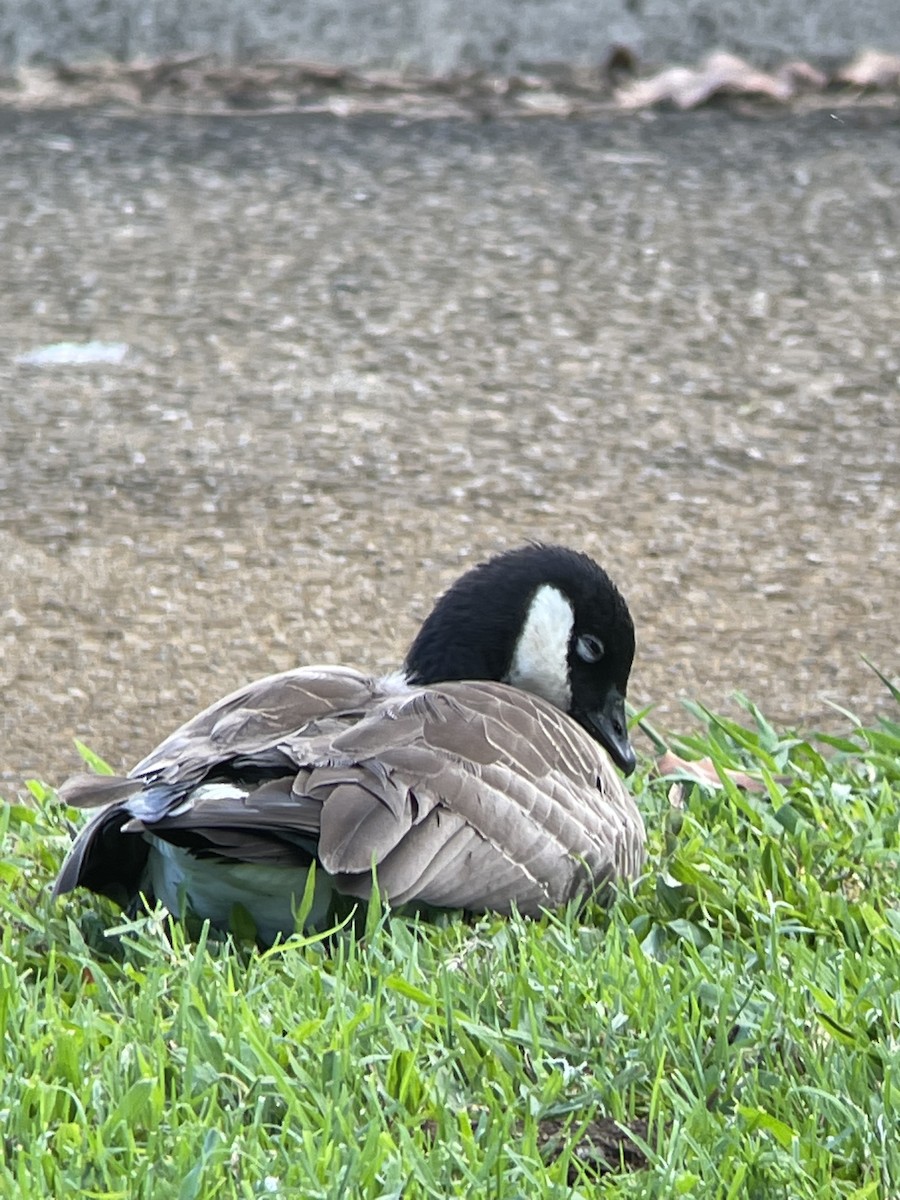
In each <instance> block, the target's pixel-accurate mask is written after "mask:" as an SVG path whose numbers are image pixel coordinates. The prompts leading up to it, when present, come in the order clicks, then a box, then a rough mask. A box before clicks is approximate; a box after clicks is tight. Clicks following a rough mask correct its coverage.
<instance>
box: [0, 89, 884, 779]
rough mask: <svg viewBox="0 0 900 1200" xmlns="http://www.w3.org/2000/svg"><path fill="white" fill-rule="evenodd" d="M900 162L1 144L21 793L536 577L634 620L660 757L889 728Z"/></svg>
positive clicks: (109, 129) (255, 129)
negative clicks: (534, 566) (512, 572)
mask: <svg viewBox="0 0 900 1200" xmlns="http://www.w3.org/2000/svg"><path fill="white" fill-rule="evenodd" d="M898 128H900V127H898V120H897V117H896V115H895V114H892V113H889V112H882V113H879V112H858V113H853V112H849V113H848V112H843V113H841V114H840V119H835V118H834V117H832V116H831V115H830V114H828V113H821V114H815V115H813V116H804V117H800V116H793V117H792V116H785V115H780V116H778V117H777V118H768V117H756V118H747V117H745V118H741V117H739V116H736V115H734V114H729V113H728V112H724V111H718V112H717V111H710V112H704V113H699V114H692V115H688V116H682V115H663V116H656V117H654V118H648V119H644V118H639V117H632V118H627V119H623V118H615V119H607V120H603V121H585V122H564V121H553V120H534V121H522V122H519V123H514V122H503V121H495V122H486V123H483V124H474V123H473V124H465V123H461V122H451V121H447V122H441V121H432V122H423V123H406V124H404V123H401V122H395V121H389V120H387V119H383V118H382V119H373V118H367V119H363V118H360V119H355V120H353V121H341V120H338V119H333V118H324V117H322V118H319V117H296V116H293V117H285V118H283V119H280V118H277V117H265V118H259V117H257V118H237V119H235V118H203V119H201V118H190V117H180V118H177V119H174V118H172V119H169V118H165V117H154V118H145V119H125V118H119V119H117V118H114V117H110V116H101V115H98V114H92V113H89V112H88V113H75V112H69V113H60V114H15V115H13V114H9V113H7V114H0V164H2V168H0V311H2V314H3V319H2V322H0V430H2V450H0V455H2V457H0V649H2V655H3V657H2V662H0V686H2V693H3V725H2V730H3V736H2V742H0V780H2V781H3V782H4V783H5V784H7V785H11V786H7V792H9V791H11V790H14V789H15V787H16V786H18V785H20V784H21V781H22V779H23V777H24V776H26V775H31V774H37V775H40V776H42V777H44V778H47V779H49V780H50V781H53V782H56V781H58V780H59V779H60V778H61V777H62V776H63V775H64V774H66V773H67V772H68V771H70V770H71V769H73V768H74V767H75V766H76V765H77V764H76V756H75V752H74V750H73V749H72V744H71V739H72V737H73V735H77V736H80V737H82V738H83V739H84V740H86V741H87V742H88V743H89V744H91V745H92V746H93V747H94V748H95V749H96V750H98V751H99V752H100V753H102V754H104V755H105V756H106V757H107V758H109V759H110V761H112V762H113V763H114V764H115V765H116V766H122V765H127V764H128V763H129V762H130V761H133V760H134V759H136V758H137V757H139V756H140V755H141V754H142V753H143V752H144V751H145V750H147V749H148V748H149V747H150V746H151V745H152V744H153V743H154V742H155V741H156V740H158V739H159V738H160V737H161V736H162V735H163V734H164V733H165V732H166V731H167V730H168V729H169V728H170V727H172V726H173V725H174V724H175V723H177V722H180V721H181V720H182V719H183V718H185V717H186V716H188V715H190V713H191V712H192V711H193V710H194V709H195V708H196V707H198V706H200V705H202V704H205V703H206V702H208V701H210V700H212V699H213V698H215V696H217V695H218V694H220V693H222V692H223V691H224V690H227V689H231V688H232V687H234V686H236V685H237V684H239V683H240V682H242V681H244V680H246V679H248V678H251V677H254V676H257V675H260V674H263V673H265V672H267V671H269V670H275V669H281V668H284V667H287V666H290V665H293V664H294V663H296V662H312V661H322V660H327V661H335V660H339V661H345V662H350V663H355V664H359V665H364V666H371V667H386V666H390V665H392V664H394V663H396V662H397V661H398V660H399V658H400V657H401V655H402V653H403V650H404V647H405V645H406V643H407V642H408V640H409V639H410V638H411V636H412V634H413V632H414V630H415V627H416V624H417V622H418V621H419V620H420V619H421V617H422V616H423V615H424V613H425V612H426V611H427V607H428V604H429V601H430V599H431V597H432V596H433V595H434V594H435V593H436V592H437V591H438V590H439V589H441V588H442V587H443V586H444V585H445V584H447V583H448V582H449V581H450V580H451V579H452V578H453V577H454V576H455V575H456V574H457V573H458V572H459V571H460V569H461V568H462V567H463V566H465V565H467V564H469V563H471V562H473V561H475V560H476V559H478V558H479V557H481V556H483V555H484V554H485V553H487V552H489V551H492V550H494V549H495V548H498V547H502V546H508V545H512V544H516V543H518V542H520V541H521V540H522V539H524V538H527V537H539V538H546V539H555V540H561V541H565V542H568V543H570V544H572V545H574V546H577V547H580V548H585V549H587V550H589V551H591V552H593V553H594V554H596V556H597V557H598V558H599V559H600V560H601V561H602V562H604V563H605V564H606V565H607V567H608V568H609V570H610V571H611V573H612V574H613V575H614V577H615V578H616V579H617V580H618V581H619V583H620V586H621V588H622V590H623V591H624V593H625V595H626V597H627V598H628V600H629V601H630V603H631V606H632V609H633V612H634V614H635V618H636V622H637V626H638V635H639V650H638V659H637V661H636V665H635V672H634V675H633V677H632V680H633V683H632V689H633V692H632V694H633V698H634V699H635V701H636V702H639V703H644V702H651V701H653V702H656V703H659V704H660V706H661V708H662V715H661V716H660V717H659V718H658V719H659V722H660V723H661V724H663V725H667V724H668V725H675V726H683V725H684V724H685V723H686V721H687V718H686V717H685V716H684V714H683V713H682V712H681V710H680V709H679V706H678V698H679V697H682V696H692V697H698V698H702V699H703V700H704V701H705V702H706V703H708V704H709V705H711V706H713V707H718V708H727V707H728V703H729V702H728V697H729V696H730V694H731V693H732V692H733V691H734V690H735V689H740V690H742V691H744V692H747V693H749V694H750V695H751V697H752V698H753V699H755V700H756V701H757V702H758V703H759V704H760V705H761V706H762V707H763V708H764V709H765V710H766V712H767V713H769V714H770V715H772V716H774V717H776V718H778V719H780V720H782V721H786V722H789V723H796V724H800V725H801V726H806V727H809V726H816V725H822V724H828V725H830V726H831V727H834V726H835V725H836V724H837V725H840V723H841V718H839V717H837V716H836V715H835V713H834V712H833V710H832V709H830V708H829V705H828V702H829V701H834V702H837V703H840V704H843V705H846V706H848V707H849V708H851V709H854V710H857V711H858V712H859V713H860V714H861V715H863V716H865V717H868V716H871V715H872V714H873V713H875V712H877V711H879V710H884V711H887V709H888V705H887V702H886V701H885V699H884V695H885V693H884V690H883V688H882V687H881V685H880V684H879V683H878V681H877V679H876V678H875V676H874V675H873V674H872V673H871V672H870V671H869V669H868V668H867V667H866V666H865V665H864V663H863V662H862V659H861V656H862V655H863V654H865V655H867V656H869V657H870V658H871V659H872V660H873V661H874V662H876V663H878V664H879V665H880V666H881V667H882V668H883V669H884V670H886V671H888V672H892V671H893V672H896V670H897V669H898V665H900V664H898V656H897V640H898V639H897V629H898V627H900V622H898V616H897V600H896V597H897V586H898V569H897V552H898V540H900V536H898V511H900V489H898V481H900V471H898V441H900V432H898V430H900V418H898V413H897V396H898V376H900V335H898V330H900V263H898V255H900V230H898V223H900V205H898V199H897V198H898V196H900V138H898V136H897V135H898ZM91 340H99V341H102V342H106V343H125V344H126V345H127V346H128V351H127V353H126V355H125V357H124V359H123V361H122V362H121V363H118V364H117V363H115V362H106V363H100V364H97V365H90V364H81V365H72V366H65V365H60V364H56V365H54V364H52V363H51V364H48V365H44V366H35V365H28V364H27V363H23V362H17V361H16V360H17V356H21V355H24V354H27V353H28V352H29V351H31V350H34V349H35V348H38V347H41V346H46V345H52V344H55V343H58V342H64V341H67V342H79V343H80V342H87V341H91Z"/></svg>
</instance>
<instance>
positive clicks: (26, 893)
mask: <svg viewBox="0 0 900 1200" xmlns="http://www.w3.org/2000/svg"><path fill="white" fill-rule="evenodd" d="M697 712H698V714H699V715H700V716H701V717H702V719H703V729H704V731H703V733H702V734H700V735H696V736H692V737H690V738H685V739H681V740H680V741H679V742H678V743H676V748H678V749H679V750H680V751H681V752H682V753H688V754H690V755H692V756H700V755H707V754H708V755H711V756H712V758H713V759H714V761H715V762H716V764H717V765H719V766H721V767H733V766H740V767H742V768H744V769H745V770H750V771H752V772H756V773H758V774H759V775H760V776H761V777H762V778H763V779H764V781H765V783H766V790H765V792H763V793H755V794H754V793H743V792H740V791H738V790H737V789H736V788H734V787H733V786H732V785H731V784H730V782H728V780H727V777H726V786H725V787H724V788H723V789H722V790H720V791H717V792H716V791H712V790H710V789H701V788H699V787H694V788H692V789H690V790H689V792H688V793H687V795H686V797H685V804H684V807H683V808H682V809H679V808H675V807H673V806H672V805H671V804H670V801H669V788H670V786H671V785H670V782H668V781H659V780H656V781H648V780H647V779H646V778H639V779H638V781H637V784H636V785H635V787H636V790H637V792H638V795H639V797H640V803H641V806H642V808H643V811H644V813H645V816H646V819H647V824H648V830H649V837H650V858H649V864H648V869H647V873H646V875H645V877H644V878H643V879H642V880H641V881H640V882H639V883H638V884H637V885H636V886H635V888H634V889H633V891H632V893H631V894H627V895H621V896H620V897H619V898H618V900H617V902H616V903H615V905H614V906H613V908H612V909H611V911H609V912H606V911H603V910H600V909H597V908H589V909H587V910H582V911H580V912H579V911H577V910H575V909H574V908H573V909H572V910H570V911H566V912H563V913H561V914H556V915H554V916H547V917H545V918H544V919H543V920H541V921H536V922H533V921H525V920H519V919H510V920H506V919H500V918H496V917H485V918H482V919H479V920H474V921H466V920H463V919H460V918H458V917H456V916H447V917H443V918H441V919H440V920H439V921H438V922H437V923H436V924H432V925H427V924H425V923H420V922H417V921H415V920H413V919H407V918H403V917H397V916H393V917H391V916H388V915H386V914H384V913H382V912H380V911H379V910H378V909H377V908H376V907H375V906H373V907H372V908H371V909H370V911H369V913H368V917H367V924H366V928H365V929H359V930H358V931H356V932H354V931H351V930H349V929H348V930H345V931H344V932H342V933H340V934H338V935H337V936H336V937H334V938H333V939H331V941H323V940H321V939H303V938H297V939H295V940H293V941H291V942H289V943H288V944H287V945H285V946H282V947H276V948H275V949H273V950H270V951H268V952H265V953H260V952H257V951H256V950H255V949H253V948H251V947H248V946H246V945H238V946H235V945H233V944H232V943H231V942H230V941H227V940H226V941H224V942H223V941H219V942H215V941H213V940H211V939H208V938H207V937H205V936H204V935H203V933H201V935H200V936H199V938H197V939H195V940H190V939H188V938H186V937H185V935H184V933H183V931H182V930H181V929H180V928H178V927H175V928H170V927H169V925H168V922H167V920H166V919H165V917H164V916H163V915H162V914H156V915H153V916H150V917H147V918H144V919H141V920H138V921H123V919H122V917H121V915H120V914H119V913H117V912H116V911H115V910H113V909H112V908H111V907H108V906H106V905H105V903H104V902H102V901H100V900H98V899H97V898H96V897H93V896H90V895H87V894H79V895H78V896H77V897H69V898H67V901H68V902H66V903H51V901H50V900H49V897H48V892H47V889H48V885H49V883H50V882H51V881H52V879H53V877H54V874H55V871H56V869H57V867H58V865H59V862H60V860H61V857H62V855H63V853H64V849H65V846H66V844H67V842H68V831H67V820H68V818H70V817H71V816H72V815H73V814H71V813H66V812H65V811H64V810H62V809H61V808H60V806H59V805H58V804H57V803H56V802H55V800H54V798H53V796H52V793H50V792H49V791H48V790H47V789H44V788H42V787H40V786H38V785H32V793H33V803H30V804H29V805H27V806H26V805H18V806H6V807H5V808H4V809H3V811H2V829H3V834H4V838H3V841H4V849H3V854H2V859H0V876H2V884H3V909H4V911H3V914H2V920H0V929H2V934H0V940H2V945H0V1071H2V1078H3V1088H2V1092H0V1134H2V1139H3V1141H2V1154H0V1195H2V1196H10V1197H13V1196H28V1197H29V1198H37V1197H41V1196H47V1197H59V1196H69V1195H72V1196H79V1197H110V1198H111V1197H122V1198H127V1200H135V1198H138V1197H147V1198H150V1197H152V1198H153V1200H161V1198H166V1197H170V1196H171V1197H177V1198H183V1200H191V1198H193V1197H203V1198H206V1197H222V1198H226V1197H227V1198H230V1197H255V1196H269V1195H273V1196H283V1197H287V1196H290V1197H303V1198H307V1197H329V1198H331V1197H334V1198H337V1197H366V1198H371V1200H374V1198H376V1197H401V1196H402V1197H404V1200H406V1198H408V1200H416V1198H419V1197H422V1198H424V1197H436V1198H443V1197H447V1196H472V1197H479V1198H480V1197H486V1198H487V1197H496V1198H498V1200H500V1198H502V1200H512V1198H514V1197H523V1198H533V1197H537V1196H540V1197H557V1196H558V1197H563V1196H566V1197H569V1196H583V1197H595V1196H600V1197H607V1196H609V1197H642V1198H643V1197H666V1198H667V1200H668V1198H669V1197H673V1196H675V1197H677V1196H688V1197H698V1198H700V1197H702V1198H704V1200H706V1198H714V1197H721V1198H722V1200H726V1198H738V1197H759V1198H760V1200H772V1198H774V1197H784V1198H786V1200H795V1198H803V1197H809V1198H810V1200H820V1198H821V1197H823V1196H828V1197H831V1196H834V1197H848V1198H849V1197H854V1198H856V1200H862V1198H863V1197H885V1198H887V1197H892V1196H893V1197H896V1196H897V1195H900V1138H898V1136H897V1130H898V1128H900V1053H898V1048H900V829H898V825H900V726H898V725H897V724H895V723H891V722H889V721H887V720H885V721H883V722H882V723H881V724H880V725H879V726H878V727H877V728H871V729H866V728H860V727H858V726H856V725H854V724H853V723H852V722H848V733H847V735H846V737H843V738H832V739H829V742H830V744H827V745H823V741H824V739H817V742H816V745H815V746H814V745H813V744H811V743H810V742H809V741H806V740H803V739H801V738H797V737H794V736H787V735H783V734H780V733H778V732H776V731H775V730H773V729H772V728H771V727H770V726H769V725H768V724H767V723H766V721H765V720H764V719H763V718H762V717H761V716H760V715H759V714H758V713H757V712H756V710H755V709H753V708H752V706H748V718H747V727H743V726H740V725H736V724H734V723H731V722H728V721H724V720H721V719H719V718H717V717H714V716H711V715H710V714H707V713H705V712H704V711H703V710H700V709H698V710H697ZM823 751H824V753H823ZM783 778H784V779H786V780H787V781H786V782H778V780H780V779H783ZM622 1128H624V1129H626V1130H631V1131H632V1132H633V1135H634V1138H635V1140H636V1142H637V1144H636V1145H635V1144H634V1143H632V1142H630V1141H627V1140H620V1141H618V1144H617V1139H619V1138H621V1134H620V1129H622ZM604 1154H605V1155H606V1157H607V1159H608V1162H607V1163H604V1161H603V1155H604Z"/></svg>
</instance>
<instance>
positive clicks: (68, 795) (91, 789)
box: [56, 774, 144, 808]
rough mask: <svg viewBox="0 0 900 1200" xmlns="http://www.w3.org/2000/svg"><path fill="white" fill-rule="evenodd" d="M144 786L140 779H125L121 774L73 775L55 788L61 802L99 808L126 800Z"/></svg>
mask: <svg viewBox="0 0 900 1200" xmlns="http://www.w3.org/2000/svg"><path fill="white" fill-rule="evenodd" d="M143 786H144V781H143V780H142V779H126V778H125V777H124V776H122V775H89V774H83V775H73V776H72V777H71V779H67V780H66V782H65V783H64V784H62V786H61V787H59V788H58V789H57V793H56V794H57V795H58V796H59V798H60V800H62V802H63V804H70V805H71V806H72V807H73V808H99V807H100V805H101V804H115V803H116V802H117V801H119V800H127V799H128V797H129V796H133V795H134V793H135V792H139V791H140V790H141V788H142V787H143Z"/></svg>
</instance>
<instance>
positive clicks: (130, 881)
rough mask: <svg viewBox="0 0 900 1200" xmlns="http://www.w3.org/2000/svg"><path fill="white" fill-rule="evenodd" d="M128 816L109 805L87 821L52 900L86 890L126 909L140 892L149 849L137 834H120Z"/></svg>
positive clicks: (71, 850)
mask: <svg viewBox="0 0 900 1200" xmlns="http://www.w3.org/2000/svg"><path fill="white" fill-rule="evenodd" d="M67 803H72V801H71V800H68V801H67ZM87 803H102V801H87ZM130 816H131V814H130V813H129V812H128V809H127V808H126V807H124V806H121V805H117V804H111V805H110V806H109V807H108V808H104V809H102V810H101V811H100V812H98V813H97V814H96V815H95V816H94V817H92V818H91V820H90V821H89V822H88V824H87V825H85V827H84V828H83V829H82V830H81V832H80V833H79V834H78V836H77V837H76V839H75V841H74V843H73V845H72V848H71V849H70V850H69V853H68V854H67V855H66V859H65V862H64V863H63V865H62V869H61V870H60V872H59V877H58V878H57V880H56V883H55V884H54V885H53V896H54V898H55V897H57V896H63V895H65V894H66V892H71V891H73V890H74V889H75V888H77V887H86V888H90V890H91V891H94V892H98V893H99V894H100V895H101V896H108V897H109V898H110V899H111V900H113V901H114V902H115V903H116V904H118V905H119V906H120V907H121V908H127V907H128V905H129V904H130V903H131V902H132V901H133V900H134V899H135V897H136V896H138V895H139V894H140V892H141V890H142V887H143V883H144V879H145V876H146V869H147V855H148V852H149V849H150V847H149V846H148V844H147V842H145V841H144V839H143V838H142V837H141V836H140V835H137V836H136V835H135V834H133V833H125V832H124V831H123V828H122V827H123V825H124V824H125V823H126V822H127V821H128V820H129V818H130Z"/></svg>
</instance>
